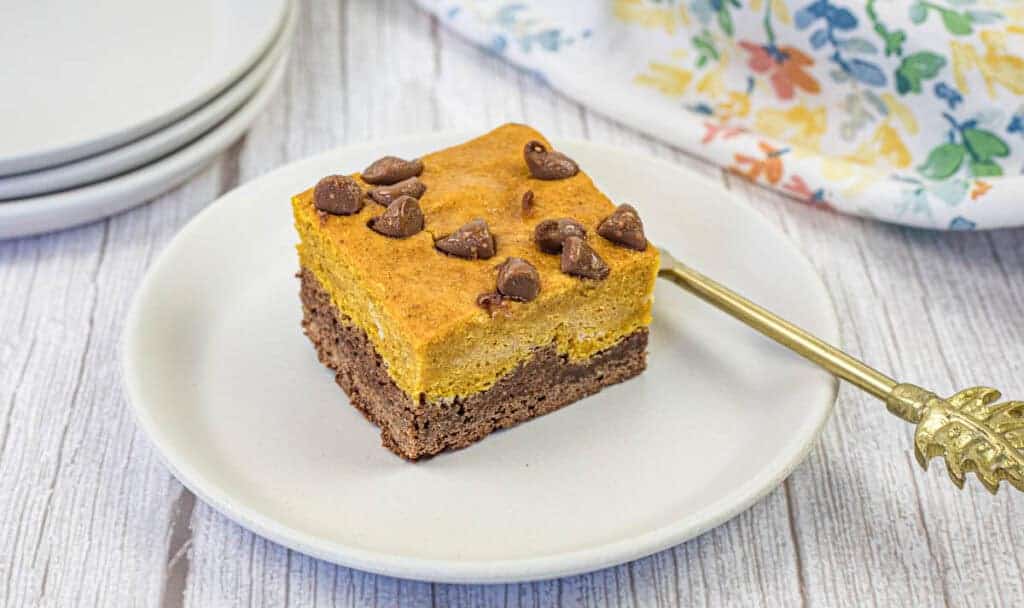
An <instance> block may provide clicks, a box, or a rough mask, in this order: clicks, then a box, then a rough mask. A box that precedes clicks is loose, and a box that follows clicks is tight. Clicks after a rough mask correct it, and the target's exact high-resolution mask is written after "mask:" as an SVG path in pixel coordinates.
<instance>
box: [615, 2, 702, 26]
mask: <svg viewBox="0 0 1024 608" xmlns="http://www.w3.org/2000/svg"><path fill="white" fill-rule="evenodd" d="M673 4H675V3H672V2H668V3H659V2H651V1H650V0H615V4H614V5H613V7H612V14H614V15H615V18H616V19H618V20H620V21H624V22H626V23H635V24H636V25H639V26H640V27H643V28H647V29H659V28H660V29H663V30H665V33H666V34H675V33H676V30H678V29H680V28H682V27H685V26H687V25H690V15H689V13H687V12H686V5H685V4H684V3H682V2H679V3H678V4H677V5H675V6H673Z"/></svg>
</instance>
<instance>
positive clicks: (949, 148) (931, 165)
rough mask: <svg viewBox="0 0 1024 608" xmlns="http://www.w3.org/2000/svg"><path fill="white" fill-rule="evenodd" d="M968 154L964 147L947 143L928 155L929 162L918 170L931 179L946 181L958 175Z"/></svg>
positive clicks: (925, 162)
mask: <svg viewBox="0 0 1024 608" xmlns="http://www.w3.org/2000/svg"><path fill="white" fill-rule="evenodd" d="M966 154H967V150H965V149H964V147H963V146H962V145H960V144H951V143H945V144H942V145H939V146H936V147H935V148H933V149H932V151H931V152H930V153H928V160H926V161H924V164H923V165H921V166H920V167H918V168H917V170H918V171H920V172H921V175H923V176H925V177H927V178H930V179H946V178H947V177H949V176H950V175H953V174H954V173H956V170H957V169H959V168H960V164H961V163H962V162H964V156H965V155H966Z"/></svg>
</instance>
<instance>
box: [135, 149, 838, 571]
mask: <svg viewBox="0 0 1024 608" xmlns="http://www.w3.org/2000/svg"><path fill="white" fill-rule="evenodd" d="M463 139H465V138H464V137H462V136H459V135H427V136H422V137H415V138H409V139H403V140H396V141H390V142H382V143H378V144H373V145H364V146H358V147H351V148H344V149H339V150H336V151H333V152H329V153H327V154H324V155H321V156H318V157H315V158H312V159H309V160H305V161H301V162H298V163H293V164H291V165H288V166H286V167H283V168H281V169H278V170H276V171H274V172H272V173H270V174H268V175H265V176H263V177H261V178H258V179H256V180H254V181H252V182H249V183H247V184H245V185H243V186H241V187H240V188H238V189H236V190H234V191H232V192H230V193H228V194H227V195H225V196H224V197H222V198H221V199H220V200H219V201H218V202H216V203H215V204H212V205H210V206H209V207H208V208H207V209H205V210H204V211H203V212H201V213H200V214H199V215H198V216H197V217H196V218H195V219H194V220H193V221H192V222H191V223H189V224H188V225H187V226H186V227H185V228H184V229H183V230H182V231H181V233H180V234H179V235H178V236H177V237H176V238H175V239H174V241H173V242H172V243H171V244H170V245H169V246H168V247H167V249H166V250H165V251H164V252H163V254H162V255H161V256H160V258H159V259H158V260H157V261H156V262H155V263H154V265H153V267H152V268H151V269H150V270H149V272H148V274H147V276H146V279H145V280H144V282H143V285H142V287H141V288H140V290H139V292H138V294H137V296H136V299H135V301H134V303H133V305H132V308H131V311H130V313H129V315H128V318H127V321H126V328H125V334H124V341H123V344H122V353H121V356H122V364H123V372H124V381H125V387H126V391H127V394H128V397H129V401H130V403H131V406H132V408H133V409H134V412H135V414H136V416H137V419H138V422H139V424H140V426H141V428H142V429H143V430H144V432H145V433H146V434H147V435H148V436H149V438H150V440H151V441H152V443H153V445H154V446H155V447H156V449H157V450H158V451H159V452H160V453H161V454H162V455H163V457H164V459H165V461H166V462H167V464H168V466H169V467H170V468H171V470H172V471H173V472H174V473H175V475H177V476H178V478H179V479H181V480H182V482H183V483H184V484H185V485H187V486H188V487H189V488H190V489H191V490H192V491H194V492H195V493H196V494H197V495H198V496H200V497H201V498H202V499H203V500H205V501H207V502H208V503H210V504H211V505H213V506H214V507H215V508H217V509H219V510H220V511H222V512H223V513H225V514H226V515H227V516H229V517H231V518H232V519H234V520H235V521H237V522H239V523H241V524H242V525H244V526H246V527H248V528H250V529H252V530H254V531H256V532H258V533H259V534H262V535H264V536H266V537H268V538H270V539H271V540H274V541H276V542H279V543H282V544H284V545H287V546H289V547H292V548H294V549H297V550H299V551H302V552H305V553H308V554H311V555H314V556H316V557H320V558H324V559H328V560H331V561H335V562H338V563H341V564H345V565H348V566H352V567H356V568H360V569H364V570H369V571H372V572H379V573H384V574H389V575H394V576H400V577H408V578H416V579H428V580H437V581H452V582H499V581H516V580H527V579H538V578H546V577H555V576H562V575H568V574H572V573H577V572H582V571H588V570H593V569H596V568H600V567H603V566H608V565H611V564H616V563H621V562H625V561H628V560H631V559H635V558H638V557H641V556H643V555H646V554H649V553H652V552H654V551H658V550H660V549H663V548H666V547H670V546H672V545H675V544H677V543H680V542H682V541H685V540H687V539H689V538H692V537H693V536H695V535H697V534H699V533H701V532H702V531H704V530H707V529H708V528H711V527H712V526H716V525H718V524H720V523H722V522H724V521H726V520H727V519H729V518H731V517H732V516H734V515H736V514H737V513H739V512H740V511H741V510H743V509H746V508H747V507H748V506H750V505H751V504H752V503H753V502H754V501H756V500H757V499H758V498H760V497H761V496H763V495H764V494H765V493H767V492H768V491H770V490H771V489H773V488H774V487H776V486H777V485H778V484H779V483H780V482H781V481H782V480H783V479H784V478H785V477H786V475H788V474H789V472H790V471H791V470H792V469H793V468H794V467H795V466H796V465H797V464H798V463H799V462H800V461H801V460H802V459H803V458H804V456H805V455H806V454H807V451H808V450H809V449H810V447H811V445H812V443H813V442H814V440H815V439H816V438H817V436H818V434H819V432H820V430H821V428H822V425H823V424H824V422H825V420H826V419H827V418H828V416H829V413H830V411H831V408H832V404H833V401H834V399H835V393H836V382H835V381H834V380H833V379H832V378H831V377H830V376H829V375H828V374H826V373H824V372H821V371H819V370H817V369H816V368H814V367H812V366H811V365H810V364H807V363H805V362H803V361H802V360H800V359H798V358H797V357H796V356H794V355H790V354H789V353H788V352H787V351H785V350H783V349H782V348H779V347H777V346H776V345H774V344H773V343H771V342H769V341H768V340H767V339H765V338H762V337H760V336H759V335H758V334H756V333H754V332H753V331H751V330H748V329H746V328H745V327H743V326H741V325H740V324H739V323H736V322H734V321H732V320H731V319H729V318H727V317H725V316H724V315H722V314H720V313H718V312H717V311H715V310H713V309H711V308H710V307H708V306H707V305H704V304H702V303H700V302H698V301H697V300H696V299H695V298H692V297H690V296H688V295H687V294H685V293H683V292H681V291H680V290H679V289H677V288H675V287H674V286H673V285H671V284H668V283H664V284H659V285H658V288H657V292H656V304H655V315H656V318H655V322H654V324H653V326H652V328H651V346H650V361H649V369H648V370H647V371H646V372H645V373H644V374H643V375H642V376H641V377H639V378H637V379H634V380H631V381H629V382H627V383H624V384H621V385H618V386H614V387H611V388H609V389H606V390H605V391H603V392H601V393H600V394H598V395H596V396H593V397H589V398H587V399H585V400H584V401H582V402H579V403H576V404H574V405H571V406H569V407H567V408H565V409H563V410H561V411H559V412H556V413H554V414H550V415H548V416H545V417H543V418H540V419H538V420H534V421H531V422H528V423H526V424H523V425H520V426H518V427H516V428H514V429H510V430H508V431H504V432H500V433H496V434H494V435H492V436H490V437H488V438H486V439H485V440H484V441H483V442H481V443H478V444H476V445H474V446H472V447H470V448H468V449H465V450H461V451H457V452H453V453H447V454H443V455H441V456H438V457H435V458H433V459H430V460H426V461H422V462H419V463H416V464H410V463H408V462H405V461H403V460H401V459H399V458H398V457H396V456H394V455H393V454H392V453H391V452H389V451H387V450H386V449H384V448H382V447H381V446H380V437H379V432H378V430H377V429H376V428H374V427H373V426H371V425H370V424H369V423H368V422H367V421H366V420H365V419H363V417H362V416H361V415H360V414H359V413H358V412H357V411H355V410H354V409H353V408H352V407H350V406H349V405H348V404H347V399H346V397H345V395H344V393H342V392H341V390H340V389H339V388H338V387H337V386H336V385H335V383H334V380H333V375H332V374H331V373H330V372H328V370H326V369H325V368H324V367H322V366H321V365H320V363H318V362H317V358H316V355H315V353H314V351H313V348H312V346H311V345H310V344H309V343H308V342H307V340H306V338H305V336H304V335H303V334H302V332H301V329H300V326H299V321H300V319H301V316H302V315H301V308H300V304H299V300H298V284H297V282H296V280H295V278H294V277H293V274H294V272H295V270H296V268H297V261H296V255H295V250H294V243H295V241H296V236H295V233H294V229H293V226H292V218H291V210H290V206H289V197H290V195H292V194H294V193H296V192H298V191H301V190H303V189H305V188H307V187H309V186H311V185H312V184H314V183H315V182H316V180H317V179H318V178H319V177H321V176H323V175H325V174H328V173H336V172H338V171H348V170H357V169H360V168H362V167H364V166H366V165H367V164H368V163H369V162H370V161H372V160H374V159H375V158H377V157H379V156H382V155H384V154H398V155H400V156H408V157H412V156H417V155H420V154H423V153H425V152H428V151H430V150H434V149H438V148H442V147H444V146H447V145H451V144H454V143H457V142H459V141H462V140H463ZM557 146H558V147H559V148H560V149H561V150H563V151H565V152H567V153H568V154H569V155H571V156H572V157H574V158H575V159H576V160H577V161H579V163H580V165H581V166H582V167H583V168H584V169H585V170H587V171H588V172H589V173H590V174H591V175H592V176H593V177H594V179H595V180H596V181H597V182H598V184H599V185H600V186H601V187H602V188H603V189H604V190H605V191H606V192H607V193H608V194H609V195H610V196H611V197H612V198H613V199H614V200H619V201H630V202H634V203H636V204H637V206H638V207H639V209H640V211H641V214H642V215H643V217H644V218H645V221H646V224H647V226H648V232H649V236H650V237H651V238H652V239H653V240H654V241H655V242H658V243H662V244H665V245H668V246H669V247H671V249H672V250H673V251H674V252H675V253H676V255H678V256H681V257H682V258H684V259H687V260H689V261H690V262H692V263H693V264H694V265H695V266H696V267H697V268H701V269H704V270H705V271H706V272H707V273H709V274H710V275H712V276H715V277H718V278H719V279H720V280H722V281H724V282H725V283H726V284H728V285H731V286H734V287H735V288H737V289H739V290H740V291H741V292H743V293H745V294H747V295H749V296H751V297H753V298H754V299H755V300H756V301H758V302H762V303H764V304H766V305H768V306H769V307H771V308H772V309H774V310H776V311H778V312H780V313H781V314H783V315H784V316H785V317H787V318H789V319H792V320H794V321H796V322H798V323H800V324H802V325H804V326H805V327H807V328H809V329H810V330H812V331H814V332H816V333H817V334H818V335H820V336H822V337H823V338H825V339H826V340H830V341H833V342H836V341H837V340H838V333H839V332H838V324H837V321H836V317H835V313H834V310H833V308H832V305H831V303H830V301H829V297H828V294H827V293H826V291H825V288H824V286H823V284H822V283H821V281H820V280H819V279H818V277H817V275H816V274H815V273H814V271H813V269H812V268H811V266H810V264H809V263H808V262H807V261H806V260H805V259H804V258H803V257H801V255H800V253H799V252H798V251H797V250H796V249H795V248H794V247H793V245H791V244H790V243H789V242H788V241H787V240H786V239H785V238H784V237H783V236H782V235H781V234H780V233H779V232H778V231H777V230H775V229H774V228H773V227H771V226H770V225H769V224H768V223H767V222H766V221H765V220H763V219H762V218H761V217H760V216H759V215H758V214H757V212H755V211H753V210H752V209H750V208H749V207H747V206H745V205H743V204H739V203H737V202H735V201H734V200H733V199H732V198H731V196H730V194H729V193H728V192H726V191H725V190H723V189H722V188H721V187H720V186H718V185H717V184H714V183H713V182H710V181H707V180H705V179H704V178H702V177H700V176H698V175H695V174H693V173H691V172H689V171H686V170H684V169H681V168H679V167H676V166H674V165H671V164H668V163H665V162H663V161H659V160H654V159H651V158H648V157H644V156H640V155H636V154H632V153H627V152H623V151H621V150H618V149H615V148H611V147H606V146H601V145H595V144H591V143H585V142H574V141H564V142H557Z"/></svg>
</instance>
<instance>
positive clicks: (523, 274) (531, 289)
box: [498, 258, 540, 302]
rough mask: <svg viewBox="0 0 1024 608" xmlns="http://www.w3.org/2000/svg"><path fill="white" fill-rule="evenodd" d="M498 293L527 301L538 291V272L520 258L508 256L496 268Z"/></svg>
mask: <svg viewBox="0 0 1024 608" xmlns="http://www.w3.org/2000/svg"><path fill="white" fill-rule="evenodd" d="M498 293H500V294H501V295H503V296H505V297H506V298H509V299H512V300H519V301H520V302H529V301H530V300H532V299H534V298H536V297H537V294H538V293H540V273H538V272H537V269H536V268H534V267H533V264H531V263H529V262H527V261H526V260H524V259H522V258H509V259H507V260H505V263H504V264H502V265H501V266H500V267H499V268H498Z"/></svg>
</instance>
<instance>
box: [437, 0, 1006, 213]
mask: <svg viewBox="0 0 1024 608" xmlns="http://www.w3.org/2000/svg"><path fill="white" fill-rule="evenodd" d="M419 1H420V3H421V4H422V5H423V6H424V7H426V8H427V9H428V10H431V11H432V12H434V13H435V14H436V15H437V16H438V17H439V19H440V20H442V22H443V23H445V24H446V25H448V26H450V27H452V28H454V29H456V30H457V31H459V32H460V33H462V34H463V35H465V36H467V37H468V38H470V39H472V40H474V41H476V42H477V43H479V44H481V45H483V46H485V47H486V48H488V49H490V50H491V51H492V52H494V53H496V54H499V55H502V56H503V57H506V58H507V59H508V60H509V61H511V62H513V63H515V64H517V65H519V66H521V67H523V68H525V69H528V70H531V71H533V72H536V73H537V74H538V75H539V76H540V77H541V78H543V79H544V80H546V81H547V82H549V83H550V84H551V85H552V86H554V87H555V88H557V89H560V90H562V91H563V92H564V93H566V94H567V95H569V96H571V97H573V98H575V99H577V100H579V101H581V102H582V103H584V104H587V105H588V106H591V107H593V108H594V109H596V110H598V111H600V112H603V113H605V114H608V115H610V116H614V117H615V118H616V119H618V120H620V121H623V122H625V123H626V124H629V125H631V126H633V127H635V128H638V129H640V130H642V131H645V132H647V133H649V134H651V135H653V136H655V137H658V138H661V139H664V140H666V141H668V142H669V143H672V144H675V145H678V146H680V147H682V148H684V149H686V150H688V151H690V152H693V153H695V154H697V155H700V156H702V157H705V158H707V159H710V160H712V161H713V162H716V163H718V164H720V165H722V166H724V167H727V168H729V169H730V170H731V171H733V172H735V173H736V174H739V175H742V176H744V177H746V178H747V179H750V180H753V181H756V182H758V183H762V184H765V185H768V186H770V187H773V188H776V189H779V190H782V191H784V192H786V193H788V194H790V195H792V196H794V197H796V198H797V199H800V200H802V201H804V202H806V203H809V204H812V205H819V206H822V207H828V208H833V209H836V210H838V211H842V212H845V213H852V214H857V215H862V216H869V217H873V218H877V219H881V220H885V221H889V222H895V223H900V224H907V225H913V226H921V227H927V228H936V229H949V230H964V229H966V230H970V229H986V228H996V227H1004V226H1020V225H1024V177H1022V166H1024V3H1021V2H1010V1H999V0H941V1H940V0H934V1H931V0H888V1H886V0H866V1H854V0H742V1H741V0H603V1H602V0H575V1H571V2H568V1H567V2H552V1H550V0H548V1H544V0H519V1H507V0H506V1H494V0H419Z"/></svg>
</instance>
